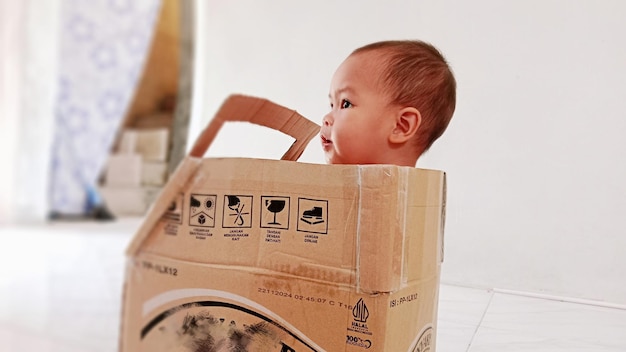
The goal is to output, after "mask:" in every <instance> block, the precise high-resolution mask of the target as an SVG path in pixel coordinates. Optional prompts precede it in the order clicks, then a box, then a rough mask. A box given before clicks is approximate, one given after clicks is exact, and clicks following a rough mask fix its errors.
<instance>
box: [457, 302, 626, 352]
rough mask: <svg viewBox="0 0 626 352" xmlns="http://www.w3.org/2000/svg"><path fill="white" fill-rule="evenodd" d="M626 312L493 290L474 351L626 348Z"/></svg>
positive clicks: (515, 351)
mask: <svg viewBox="0 0 626 352" xmlns="http://www.w3.org/2000/svg"><path fill="white" fill-rule="evenodd" d="M625 332H626V311H624V310H619V309H611V308H602V307H596V306H589V305H581V304H576V303H567V302H558V301H550V300H543V299H536V298H529V297H520V296H513V295H506V294H495V295H494V297H493V299H492V301H491V304H490V305H489V309H488V310H487V314H486V315H485V317H484V319H483V321H482V324H481V325H480V327H479V329H478V332H477V334H476V336H475V337H474V340H473V341H472V345H471V348H470V349H469V351H470V352H491V351H512V352H517V351H533V352H535V351H551V352H560V351H612V352H613V351H614V352H617V351H626V334H625Z"/></svg>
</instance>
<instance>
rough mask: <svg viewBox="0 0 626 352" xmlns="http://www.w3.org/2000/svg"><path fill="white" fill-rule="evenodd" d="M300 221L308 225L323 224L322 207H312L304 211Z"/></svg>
mask: <svg viewBox="0 0 626 352" xmlns="http://www.w3.org/2000/svg"><path fill="white" fill-rule="evenodd" d="M300 220H302V221H304V222H306V223H307V224H310V225H315V224H321V223H323V222H324V218H323V217H322V207H313V209H310V210H305V211H304V212H303V213H302V217H301V218H300Z"/></svg>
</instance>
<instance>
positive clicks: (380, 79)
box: [321, 41, 456, 166]
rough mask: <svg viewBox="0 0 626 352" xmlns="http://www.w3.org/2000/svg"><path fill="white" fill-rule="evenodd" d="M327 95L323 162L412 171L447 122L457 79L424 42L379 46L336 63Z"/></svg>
mask: <svg viewBox="0 0 626 352" xmlns="http://www.w3.org/2000/svg"><path fill="white" fill-rule="evenodd" d="M329 98H330V106H331V111H330V112H329V113H328V114H327V115H326V116H324V119H323V123H322V129H321V138H322V146H323V148H324V152H325V154H326V161H327V162H328V163H330V164H394V165H401V166H415V164H416V163H417V159H418V158H419V157H420V155H422V153H423V152H425V151H426V150H427V149H428V148H429V147H430V146H431V145H432V144H433V142H434V141H435V140H436V139H437V138H439V137H440V136H441V135H442V134H443V132H444V131H445V129H446V127H447V126H448V123H449V122H450V119H451V118H452V114H453V113H454V108H455V104H456V81H455V79H454V76H453V74H452V71H451V70H450V68H449V67H448V64H447V63H446V60H445V59H444V57H443V56H442V55H441V53H439V51H438V50H437V49H435V48H434V47H433V46H432V45H430V44H428V43H425V42H421V41H385V42H377V43H373V44H369V45H366V46H364V47H361V48H359V49H356V50H355V51H354V52H352V54H350V56H348V58H347V59H346V60H345V61H344V62H343V63H342V64H341V65H340V66H339V68H338V69H337V71H336V72H335V75H334V76H333V79H332V82H331V85H330V93H329Z"/></svg>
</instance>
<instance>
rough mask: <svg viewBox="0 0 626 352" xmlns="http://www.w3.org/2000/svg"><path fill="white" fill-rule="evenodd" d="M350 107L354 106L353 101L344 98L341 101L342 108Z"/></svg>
mask: <svg viewBox="0 0 626 352" xmlns="http://www.w3.org/2000/svg"><path fill="white" fill-rule="evenodd" d="M349 107H352V103H351V102H349V101H348V100H346V99H343V100H342V101H341V108H342V109H347V108H349Z"/></svg>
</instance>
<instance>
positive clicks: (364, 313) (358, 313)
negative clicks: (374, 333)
mask: <svg viewBox="0 0 626 352" xmlns="http://www.w3.org/2000/svg"><path fill="white" fill-rule="evenodd" d="M352 316H353V317H354V320H355V321H358V322H359V323H366V322H367V318H369V316H370V312H369V310H368V309H367V306H366V305H365V302H363V298H359V301H358V302H357V303H356V305H355V306H354V308H352Z"/></svg>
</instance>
